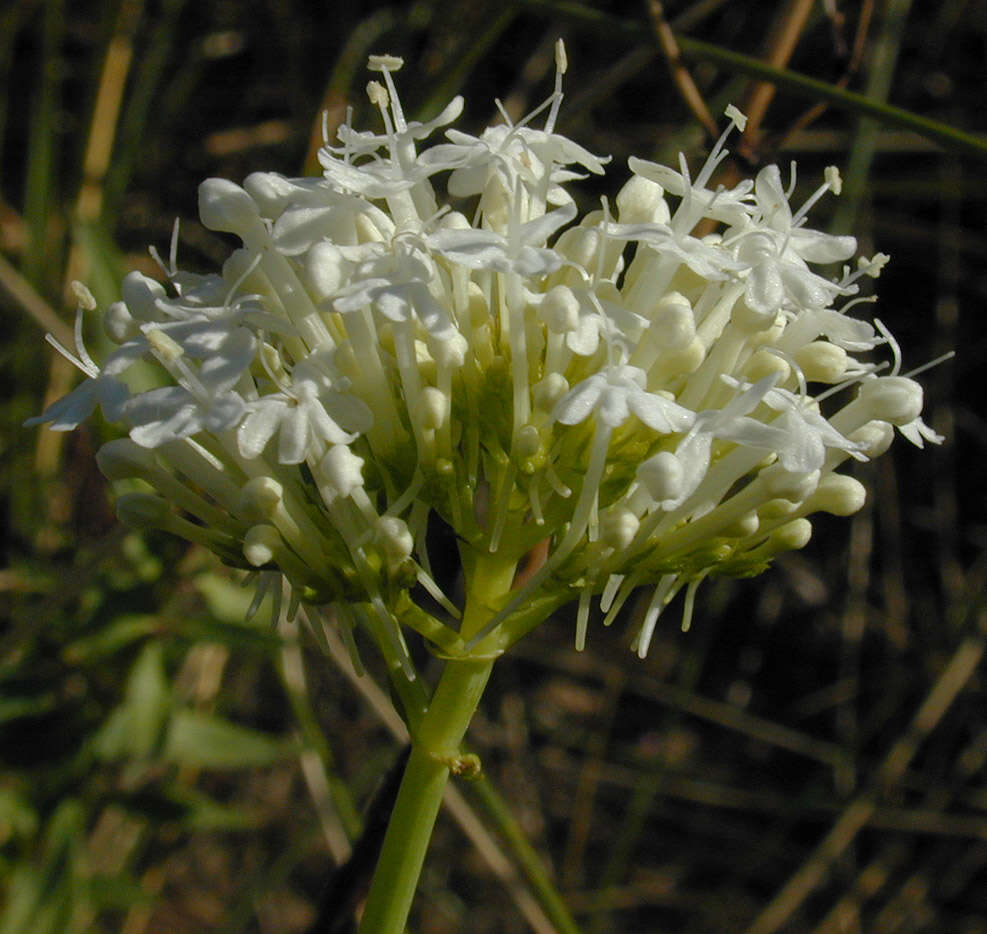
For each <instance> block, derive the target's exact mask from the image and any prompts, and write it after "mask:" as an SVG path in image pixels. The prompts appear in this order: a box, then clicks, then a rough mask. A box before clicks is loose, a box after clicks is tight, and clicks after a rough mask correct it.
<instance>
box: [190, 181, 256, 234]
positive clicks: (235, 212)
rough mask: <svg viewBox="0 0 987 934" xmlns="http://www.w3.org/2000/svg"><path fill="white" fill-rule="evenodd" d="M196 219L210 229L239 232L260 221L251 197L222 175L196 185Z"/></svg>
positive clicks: (250, 227) (252, 226) (249, 228)
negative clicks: (197, 193) (197, 205)
mask: <svg viewBox="0 0 987 934" xmlns="http://www.w3.org/2000/svg"><path fill="white" fill-rule="evenodd" d="M199 219H200V220H201V221H202V223H203V225H204V226H206V227H208V228H209V229H210V230H220V231H223V232H225V233H235V234H240V233H243V232H244V231H247V230H251V229H252V228H254V227H255V226H256V225H257V223H258V222H259V221H260V211H259V209H258V207H257V205H256V203H255V202H254V199H253V198H251V197H250V195H248V194H247V192H246V191H244V190H243V189H242V188H241V187H240V186H239V185H237V184H236V183H234V182H231V181H228V180H227V179H225V178H207V179H206V180H205V181H204V182H202V183H201V184H200V185H199Z"/></svg>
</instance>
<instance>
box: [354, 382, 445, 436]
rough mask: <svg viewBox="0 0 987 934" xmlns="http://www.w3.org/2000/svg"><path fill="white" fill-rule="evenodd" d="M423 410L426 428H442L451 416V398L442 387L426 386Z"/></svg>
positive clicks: (423, 420)
mask: <svg viewBox="0 0 987 934" xmlns="http://www.w3.org/2000/svg"><path fill="white" fill-rule="evenodd" d="M422 410H423V412H422V422H423V423H424V425H425V427H426V428H432V429H436V428H441V427H442V426H443V425H444V424H445V423H446V419H448V418H449V399H448V397H447V396H446V394H445V393H444V392H442V390H441V389H436V388H435V387H434V386H426V387H425V388H424V389H423V390H422ZM344 446H345V445H344Z"/></svg>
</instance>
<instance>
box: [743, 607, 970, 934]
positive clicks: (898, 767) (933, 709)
mask: <svg viewBox="0 0 987 934" xmlns="http://www.w3.org/2000/svg"><path fill="white" fill-rule="evenodd" d="M985 622H987V620H981V626H983V624H984V623H985ZM983 654H984V639H983V637H978V638H968V639H966V640H964V641H963V642H962V643H960V645H959V647H958V648H957V649H956V651H955V653H954V654H953V657H952V658H951V659H950V661H949V664H948V665H947V666H946V668H945V669H944V670H943V672H942V674H941V675H940V676H939V678H938V680H937V681H936V683H935V684H934V685H933V687H932V690H931V691H930V692H929V694H928V696H927V697H926V699H925V702H924V703H923V704H922V706H921V707H920V708H919V709H918V711H917V712H916V714H915V716H914V718H913V720H912V723H911V726H910V727H909V729H908V730H907V731H906V733H905V734H904V735H903V736H901V737H900V738H899V739H898V740H897V741H896V742H895V744H894V745H893V746H892V747H891V750H890V751H889V752H888V754H887V756H886V758H885V759H884V761H883V763H882V764H881V766H880V768H879V769H878V771H877V775H876V778H875V782H874V786H873V787H871V788H870V789H868V790H867V791H864V792H863V793H862V794H860V795H858V796H857V797H856V798H854V799H853V801H851V802H850V804H849V805H848V806H847V808H846V809H845V810H844V812H843V814H842V815H841V816H840V819H839V820H838V821H837V822H836V823H835V824H834V825H833V827H832V829H831V830H830V831H829V833H828V834H826V836H825V838H824V839H823V840H822V842H821V843H820V844H819V845H818V846H817V847H816V849H815V850H814V851H813V853H812V854H811V856H810V857H809V858H808V859H807V860H806V861H805V862H804V863H803V864H802V866H801V867H800V868H799V869H798V870H797V871H796V872H795V873H794V875H792V877H791V878H790V879H789V880H788V882H786V883H785V885H784V886H783V887H782V888H781V890H780V891H779V892H778V893H777V894H776V895H775V897H774V898H773V899H772V900H771V902H770V903H769V904H768V905H767V907H766V908H765V909H764V911H762V912H761V913H760V914H759V915H758V917H757V918H756V919H755V920H754V923H753V924H752V925H751V926H750V927H749V928H748V929H747V934H773V932H775V931H778V930H780V929H781V927H782V926H783V925H784V924H785V923H786V922H787V921H788V919H789V918H790V917H791V916H792V914H793V913H794V912H795V911H796V910H797V909H798V907H799V905H801V904H802V902H803V901H804V900H805V899H806V898H807V897H808V896H809V894H810V893H811V892H812V891H813V889H815V888H816V886H817V885H818V884H819V883H820V882H821V881H822V880H823V878H825V876H826V874H827V873H828V871H829V868H830V866H831V865H832V864H833V862H834V860H836V859H837V858H838V857H839V856H840V854H841V853H843V852H844V851H845V850H846V848H847V847H848V846H849V845H850V844H851V843H852V842H853V840H854V838H855V837H856V836H857V834H858V833H859V832H860V830H861V829H862V828H863V827H864V826H866V824H867V823H868V821H870V820H871V818H872V817H873V815H874V811H875V810H876V808H877V801H878V795H879V793H880V792H881V791H884V790H886V789H887V788H889V787H890V786H892V785H894V784H895V783H896V782H897V781H899V780H900V779H901V777H902V775H903V774H904V772H905V769H907V768H908V765H909V763H910V762H911V761H912V759H913V758H914V756H915V753H916V752H917V751H918V748H919V745H920V744H921V742H922V741H923V740H924V739H925V738H926V737H927V736H928V735H929V734H930V733H931V732H932V731H933V730H934V729H935V727H936V724H938V723H939V721H940V720H941V719H942V717H943V715H944V714H945V713H946V711H947V709H948V708H949V706H950V704H952V702H953V701H954V700H955V699H956V697H957V696H958V695H959V693H960V692H961V691H962V690H963V688H964V687H965V686H966V684H967V682H968V681H969V679H970V678H971V676H972V675H973V673H974V671H976V669H977V665H979V663H980V660H981V658H983Z"/></svg>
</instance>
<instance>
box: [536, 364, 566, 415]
mask: <svg viewBox="0 0 987 934" xmlns="http://www.w3.org/2000/svg"><path fill="white" fill-rule="evenodd" d="M568 391H569V383H568V381H567V380H566V378H565V377H564V376H563V375H562V374H561V373H549V374H548V375H547V376H546V377H545V378H544V379H543V380H540V381H539V382H537V383H535V385H534V387H533V388H532V392H533V397H534V402H535V405H536V406H537V407H538V408H539V409H541V411H542V412H551V411H552V409H554V408H555V405H556V403H557V402H558V401H559V399H561V398H562V397H563V396H564V395H565V394H566V393H567V392H568Z"/></svg>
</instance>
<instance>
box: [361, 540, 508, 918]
mask: <svg viewBox="0 0 987 934" xmlns="http://www.w3.org/2000/svg"><path fill="white" fill-rule="evenodd" d="M463 563H464V570H465V572H466V609H465V612H464V614H463V625H462V630H461V635H462V637H463V639H464V641H468V639H469V638H470V636H471V635H473V634H475V633H477V632H479V631H480V630H481V629H482V628H483V626H484V625H485V624H486V623H487V621H489V620H490V618H491V617H492V616H493V615H494V614H495V613H496V612H497V610H498V609H499V608H500V606H502V604H503V597H504V595H505V594H506V593H507V592H508V591H509V590H510V587H511V583H512V582H513V579H514V569H515V565H516V562H515V561H513V560H505V559H504V558H502V557H500V556H498V555H496V554H495V555H489V554H477V553H476V552H471V553H469V554H466V555H464V562H463ZM493 661H494V660H493V658H489V657H488V658H480V657H478V658H467V659H451V660H449V661H448V662H446V666H445V668H444V669H443V671H442V677H441V678H440V679H439V683H438V685H437V687H436V689H435V693H434V694H433V695H432V700H431V702H430V703H429V706H428V709H427V710H426V711H425V714H424V715H423V717H422V719H421V721H420V723H419V724H418V729H417V730H416V732H415V735H414V737H413V738H412V749H411V756H410V758H409V759H408V765H407V766H406V767H405V771H404V777H403V779H402V781H401V788H400V790H399V792H398V797H397V800H396V801H395V803H394V810H393V811H392V812H391V819H390V823H389V824H388V828H387V833H386V835H385V837H384V843H383V846H382V847H381V853H380V859H379V860H378V862H377V869H376V871H375V873H374V879H373V883H372V884H371V886H370V894H369V895H368V896H367V904H366V907H365V910H364V914H363V919H362V921H361V922H360V931H361V932H362V934H401V932H403V931H404V926H405V923H406V921H407V919H408V913H409V912H410V910H411V903H412V900H413V899H414V895H415V890H416V889H417V887H418V877H419V875H420V874H421V869H422V865H423V863H424V861H425V851H426V850H427V849H428V843H429V840H430V839H431V837H432V828H433V827H434V825H435V819H436V816H437V815H438V812H439V807H440V805H441V803H442V794H443V792H444V790H445V785H446V781H447V780H448V778H449V772H450V769H451V767H452V766H454V765H455V764H456V762H457V760H458V759H459V755H460V753H459V746H460V743H461V742H462V740H463V736H464V735H465V733H466V729H467V727H468V726H469V723H470V720H471V719H472V718H473V714H474V712H475V711H476V708H477V705H478V704H479V702H480V698H481V697H482V696H483V690H484V688H485V687H486V685H487V679H488V678H489V677H490V671H491V669H492V668H493Z"/></svg>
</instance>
